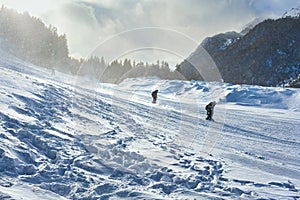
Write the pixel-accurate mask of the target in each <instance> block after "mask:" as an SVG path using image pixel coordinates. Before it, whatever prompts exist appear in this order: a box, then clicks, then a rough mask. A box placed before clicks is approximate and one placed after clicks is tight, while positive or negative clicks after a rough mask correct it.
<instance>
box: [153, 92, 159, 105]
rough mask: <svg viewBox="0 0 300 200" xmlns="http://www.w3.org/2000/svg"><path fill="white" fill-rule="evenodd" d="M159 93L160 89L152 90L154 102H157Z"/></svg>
mask: <svg viewBox="0 0 300 200" xmlns="http://www.w3.org/2000/svg"><path fill="white" fill-rule="evenodd" d="M157 93H158V90H154V91H153V92H152V98H153V101H152V103H156V100H157Z"/></svg>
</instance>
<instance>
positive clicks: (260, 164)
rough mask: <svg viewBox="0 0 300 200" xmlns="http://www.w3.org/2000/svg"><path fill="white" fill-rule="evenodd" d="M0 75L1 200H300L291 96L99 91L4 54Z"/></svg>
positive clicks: (224, 88)
mask: <svg viewBox="0 0 300 200" xmlns="http://www.w3.org/2000/svg"><path fill="white" fill-rule="evenodd" d="M0 74H1V75H0V76H1V79H0V83H1V84H0V93H1V99H0V119H1V123H0V138H1V140H0V172H1V175H0V198H1V199H41V198H43V199H120V198H128V199H194V198H196V199H218V198H219V199H241V198H246V199H249V198H250V199H272V198H273V199H280V198H282V199H296V198H299V196H300V193H299V187H300V179H299V177H297V176H295V175H296V174H299V172H300V166H299V163H300V156H299V155H300V151H299V149H300V148H299V147H300V139H299V138H300V137H299V136H300V135H299V127H300V116H299V94H300V92H299V90H296V89H285V88H264V87H259V86H247V85H230V84H225V83H205V82H197V81H190V82H189V81H165V80H158V79H156V78H148V79H127V80H125V81H124V82H122V83H121V84H120V85H111V84H101V83H98V82H95V81H91V80H86V79H84V78H79V77H75V76H71V75H66V74H60V73H58V72H56V74H55V75H53V74H52V73H51V72H50V71H49V70H47V69H45V68H40V67H37V66H32V65H30V64H28V63H25V62H22V61H20V60H18V59H17V58H14V57H13V56H10V55H7V54H5V53H3V54H2V53H1V57H0ZM51 74H52V75H51ZM154 89H158V90H159V94H158V103H157V104H152V103H151V96H150V93H151V91H152V90H154ZM211 100H217V101H218V104H217V106H216V112H215V120H216V122H212V123H211V122H208V121H206V120H205V111H204V106H205V105H206V104H207V103H208V102H209V101H211Z"/></svg>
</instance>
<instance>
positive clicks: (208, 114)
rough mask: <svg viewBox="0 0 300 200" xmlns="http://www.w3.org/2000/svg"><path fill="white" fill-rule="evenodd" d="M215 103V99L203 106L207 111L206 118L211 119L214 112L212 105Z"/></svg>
mask: <svg viewBox="0 0 300 200" xmlns="http://www.w3.org/2000/svg"><path fill="white" fill-rule="evenodd" d="M216 104H217V103H216V102H215V101H212V102H210V103H209V104H207V105H206V106H205V110H206V111H207V117H206V120H212V121H213V119H212V116H213V114H214V107H215V105H216Z"/></svg>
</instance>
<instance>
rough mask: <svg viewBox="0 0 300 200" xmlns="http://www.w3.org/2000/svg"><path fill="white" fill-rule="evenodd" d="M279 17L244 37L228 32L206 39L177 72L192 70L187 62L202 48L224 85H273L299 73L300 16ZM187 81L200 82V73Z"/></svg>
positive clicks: (265, 22) (264, 22) (286, 14)
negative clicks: (227, 83)
mask: <svg viewBox="0 0 300 200" xmlns="http://www.w3.org/2000/svg"><path fill="white" fill-rule="evenodd" d="M291 12H292V14H291V15H290V14H289V13H290V12H287V13H285V14H284V16H283V17H282V18H279V19H276V20H273V19H268V20H265V21H263V22H261V23H259V24H257V25H256V26H255V27H254V28H253V29H251V30H249V31H248V33H246V34H245V35H243V34H242V33H243V31H242V32H241V33H236V32H227V33H222V34H218V35H215V36H213V37H209V38H206V39H205V40H204V41H203V42H202V43H201V45H200V47H199V48H198V49H197V50H196V51H195V52H194V53H193V54H191V56H190V57H189V58H187V59H186V60H185V61H184V62H182V63H181V64H180V65H179V66H178V67H177V70H178V71H180V72H181V73H182V72H184V71H189V70H187V69H190V71H193V70H194V69H193V68H194V67H193V66H192V65H191V63H190V62H189V60H192V59H193V57H195V56H197V54H200V51H201V50H202V49H203V48H204V49H205V50H206V51H207V52H208V53H209V54H210V56H211V57H212V58H213V60H214V61H215V63H216V65H217V67H218V69H219V71H220V74H221V76H222V78H223V80H224V81H225V82H229V83H233V84H243V83H246V84H257V85H263V86H276V85H279V84H281V83H283V82H284V81H286V80H289V79H295V78H297V76H298V74H300V17H299V15H296V14H295V9H293V10H291ZM183 74H184V75H185V76H186V78H187V79H199V80H203V78H202V77H201V75H200V74H197V75H196V76H195V73H194V77H190V76H189V74H187V73H183Z"/></svg>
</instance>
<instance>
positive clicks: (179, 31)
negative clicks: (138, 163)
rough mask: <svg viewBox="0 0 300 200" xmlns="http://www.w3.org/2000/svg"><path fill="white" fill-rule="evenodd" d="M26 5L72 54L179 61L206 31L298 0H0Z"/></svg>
mask: <svg viewBox="0 0 300 200" xmlns="http://www.w3.org/2000/svg"><path fill="white" fill-rule="evenodd" d="M0 4H4V5H5V6H6V7H9V8H14V9H16V10H18V11H21V12H22V11H28V12H29V13H30V14H31V15H34V16H37V17H39V18H41V19H42V20H43V22H44V23H46V24H47V25H49V24H51V25H53V26H55V27H57V28H58V31H59V33H60V34H63V33H65V34H66V35H67V39H68V45H69V49H70V54H71V55H72V56H74V57H77V58H78V57H89V56H90V55H92V54H95V55H98V56H102V55H103V56H104V57H105V58H106V60H107V61H111V60H112V59H115V58H124V57H131V58H135V59H140V60H145V61H148V62H155V61H156V60H157V59H164V60H166V61H168V62H170V64H172V65H173V64H174V63H178V62H180V60H182V59H183V58H185V57H187V56H188V55H189V54H190V53H192V52H193V51H194V50H195V48H196V46H197V45H198V44H200V43H201V41H202V40H203V39H204V38H205V37H209V36H213V35H215V34H217V33H221V32H227V31H241V29H242V28H243V27H244V26H245V24H247V23H249V22H250V21H252V20H253V19H255V18H257V17H263V18H265V17H278V16H281V15H282V14H283V13H284V12H285V11H288V10H290V9H291V8H292V7H299V6H300V0H141V1H135V0H0Z"/></svg>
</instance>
